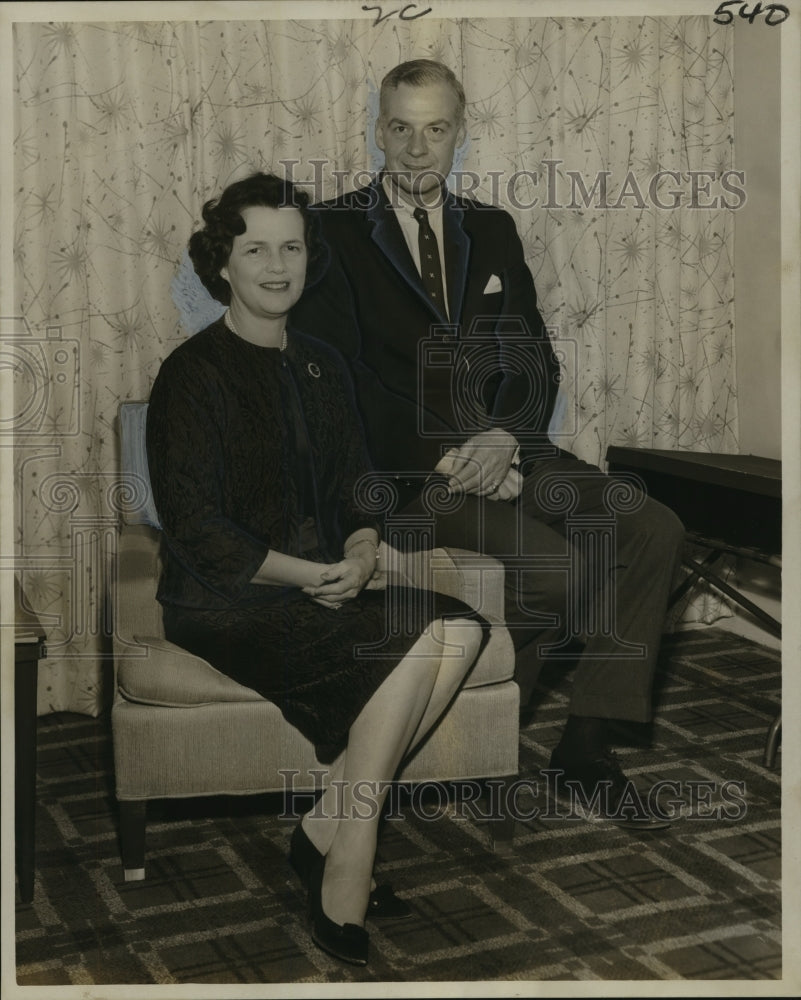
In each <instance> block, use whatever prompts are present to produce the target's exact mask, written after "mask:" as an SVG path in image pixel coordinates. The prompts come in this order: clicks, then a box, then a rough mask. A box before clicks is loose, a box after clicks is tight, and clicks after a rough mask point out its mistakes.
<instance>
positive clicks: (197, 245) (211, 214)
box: [189, 173, 328, 306]
mask: <svg viewBox="0 0 801 1000" xmlns="http://www.w3.org/2000/svg"><path fill="white" fill-rule="evenodd" d="M254 205H259V206H261V207H263V208H297V209H298V211H299V212H300V214H301V216H302V217H303V235H304V240H305V243H306V250H307V253H308V259H307V263H306V285H305V287H306V288H308V287H309V286H310V285H313V284H314V283H315V282H316V281H319V279H320V278H321V277H322V276H323V273H324V271H325V269H326V266H327V264H328V247H327V246H326V245H325V243H324V242H323V238H322V236H321V235H320V222H319V219H318V218H317V213H316V212H312V211H311V210H310V209H309V196H308V195H307V194H306V192H305V191H301V190H300V189H299V188H297V187H295V185H294V184H293V183H292V181H290V180H286V179H282V178H281V177H276V176H275V174H263V173H257V174H251V175H250V177H245V178H244V180H241V181H236V182H235V183H234V184H229V186H228V187H227V188H226V189H225V190H224V191H223V193H222V194H221V195H220V197H219V198H212V199H211V200H210V201H207V202H206V204H205V205H204V206H203V222H204V223H205V225H204V226H203V228H202V229H199V230H198V231H197V232H195V233H192V235H191V237H190V238H189V256H190V258H191V260H192V264H193V265H194V268H195V273H196V274H197V276H198V277H199V278H200V280H201V281H202V282H203V284H204V285H205V286H206V288H207V289H208V290H209V292H210V293H211V294H212V295H213V296H214V298H215V299H217V301H218V302H222V304H223V305H226V306H227V305H230V304H231V286H230V285H229V284H228V282H227V281H226V280H225V278H223V277H222V276H221V275H220V271H221V269H222V268H223V267H225V265H226V264H227V263H228V258H229V257H230V256H231V247H232V246H233V243H234V237H235V236H241V235H242V233H244V232H245V229H246V228H247V227H246V225H245V220H244V219H243V218H242V211H243V210H244V209H246V208H251V207H253V206H254Z"/></svg>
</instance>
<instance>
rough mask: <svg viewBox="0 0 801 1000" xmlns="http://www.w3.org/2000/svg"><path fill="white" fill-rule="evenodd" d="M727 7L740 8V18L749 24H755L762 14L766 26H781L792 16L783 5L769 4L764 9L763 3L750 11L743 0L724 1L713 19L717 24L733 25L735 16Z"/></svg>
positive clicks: (719, 5)
mask: <svg viewBox="0 0 801 1000" xmlns="http://www.w3.org/2000/svg"><path fill="white" fill-rule="evenodd" d="M727 7H739V8H740V10H739V11H738V13H739V15H740V17H742V18H743V19H744V20H747V21H748V23H749V24H753V23H754V20H755V18H757V17H759V15H760V14H764V15H765V24H770V25H774V24H781V23H782V21H786V20H787V18H788V17H789V16H790V11H789V10H788V9H787V7H785V6H784V4H783V3H769V4H766V5H765V6H764V7H763V6H762V4H761V3H758V4H756V6H755V7H754V9H753V10H751V11H749V10H748V4H747V3H743V0H724V2H723V3H719V4H718V6H717V9H716V11H715V16H714V18H713V19H712V20H713V21H714V22H715V24H731V23H732V21H733V20H734V14H733V13H732V12H731V11H730V10H726V8H727Z"/></svg>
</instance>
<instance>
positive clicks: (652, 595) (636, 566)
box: [293, 60, 683, 829]
mask: <svg viewBox="0 0 801 1000" xmlns="http://www.w3.org/2000/svg"><path fill="white" fill-rule="evenodd" d="M464 109H465V95H464V91H463V89H462V86H461V84H460V83H459V81H458V80H457V79H456V77H455V76H454V75H453V73H452V72H451V71H450V70H449V69H448V68H447V67H445V66H443V65H442V64H440V63H436V62H432V61H429V60H414V61H412V62H407V63H403V64H401V65H399V66H397V67H396V68H395V69H393V70H392V71H391V72H390V73H389V74H387V76H386V77H385V78H384V80H383V82H382V85H381V104H380V113H379V118H378V121H377V124H376V132H375V137H376V142H377V144H378V146H379V148H380V149H381V150H383V152H384V155H385V161H386V163H385V169H384V170H383V172H382V173H381V174H380V176H379V177H377V178H376V179H375V180H374V181H373V183H371V184H370V185H368V186H367V187H364V188H361V189H359V190H356V191H353V192H350V193H348V194H345V195H343V196H342V197H340V198H338V199H336V200H334V201H332V202H326V203H323V204H322V205H320V206H318V207H319V210H320V220H321V224H322V227H323V234H324V236H325V239H326V241H327V242H328V244H329V246H330V248H331V252H332V260H331V265H330V267H329V270H328V273H327V275H326V277H325V278H324V279H323V281H322V282H321V283H320V284H319V285H318V286H316V287H315V288H314V289H312V290H311V291H310V292H309V293H307V295H306V296H305V297H304V299H303V300H301V302H300V303H299V305H298V307H297V308H296V311H295V313H294V314H293V319H294V320H295V321H297V322H298V324H299V325H300V326H301V327H304V328H306V329H307V330H309V332H312V333H315V334H317V335H318V336H320V337H323V338H325V339H328V340H329V341H330V342H331V343H333V344H334V345H335V346H337V347H338V348H339V349H340V350H341V351H342V352H343V353H344V355H345V356H346V357H347V358H348V360H349V361H350V364H351V370H352V373H353V377H354V382H355V387H356V395H357V400H358V404H359V407H360V410H361V415H362V418H363V420H364V425H365V430H366V433H367V438H368V444H369V447H370V450H371V454H372V459H373V462H374V463H375V466H376V468H377V469H379V470H381V471H382V472H384V473H386V474H387V475H389V476H392V477H393V481H394V483H395V486H396V488H397V490H398V492H399V494H400V497H401V505H402V506H403V512H404V513H405V514H415V513H417V514H420V515H425V514H426V512H427V511H428V507H427V505H426V502H425V501H424V500H423V498H422V497H421V493H420V491H421V486H422V485H423V484H424V483H425V482H426V481H427V480H431V479H432V478H434V479H438V480H439V481H440V482H441V483H442V484H444V485H446V486H447V489H448V490H450V491H452V492H453V494H454V498H455V499H456V498H458V499H460V500H461V503H454V504H450V505H445V506H446V507H447V508H448V509H446V510H440V511H439V512H438V513H437V514H436V527H435V544H437V545H445V546H447V545H452V546H457V547H461V548H465V549H472V550H474V551H481V552H485V553H487V554H489V555H493V556H495V557H496V558H499V559H500V560H502V561H503V562H504V564H505V566H506V570H507V572H506V614H507V624H508V625H509V628H510V631H511V634H512V639H513V642H514V645H515V649H516V669H515V679H516V680H517V682H518V684H519V686H520V690H521V704H522V705H523V707H524V708H525V706H526V705H527V704H528V702H529V700H530V698H531V695H532V692H533V690H534V687H535V682H536V678H537V674H538V671H539V669H540V666H541V663H542V660H543V657H544V656H545V655H550V656H556V657H562V658H567V657H568V656H570V655H573V656H575V654H576V650H577V649H580V656H579V658H578V666H577V669H576V675H575V679H574V684H573V691H572V696H571V705H570V715H569V717H568V719H567V723H566V726H565V729H564V731H563V734H562V737H561V739H560V741H559V743H558V745H557V746H556V747H555V749H554V751H553V754H552V757H551V767H552V768H554V769H558V770H560V771H564V777H565V779H571V780H572V781H575V782H578V783H579V784H580V785H581V787H582V788H583V789H584V792H585V794H586V795H587V796H588V797H592V796H593V795H594V794H595V793H596V791H598V790H599V789H600V790H606V789H609V788H611V792H610V794H609V795H605V796H604V797H603V799H602V800H601V801H602V804H603V805H602V811H603V812H604V813H605V814H606V815H607V816H608V817H609V818H614V819H617V820H619V821H621V822H625V823H626V825H628V826H637V827H639V828H645V829H653V828H656V827H657V826H660V825H666V824H665V823H664V822H663V821H660V820H659V819H658V818H657V817H654V816H652V815H651V814H650V813H643V812H642V811H640V812H639V813H638V815H637V816H632V815H629V814H628V813H627V815H626V817H625V819H624V817H623V816H622V815H621V813H620V810H619V809H618V808H617V807H618V806H620V805H621V804H623V803H624V802H626V801H627V796H628V795H629V794H630V791H631V789H630V786H628V783H627V781H626V778H625V776H624V775H623V773H622V771H621V769H620V766H619V764H618V761H617V758H616V757H615V755H614V754H613V753H612V752H611V751H610V750H609V740H610V729H611V726H610V722H611V720H630V721H634V722H646V721H648V720H649V719H650V716H651V687H652V681H653V675H654V669H655V665H656V656H657V652H658V647H659V641H660V636H661V630H662V624H663V621H664V615H665V611H666V604H667V597H668V593H669V589H670V584H671V579H672V577H673V574H674V571H675V569H676V566H677V560H678V553H679V549H680V545H681V541H682V538H683V528H682V526H681V524H680V522H679V521H678V519H677V518H676V517H675V516H674V515H673V514H672V513H671V512H670V511H669V510H667V509H666V508H664V507H662V506H660V505H659V504H657V503H655V502H653V501H651V500H649V499H647V498H645V497H643V496H642V495H639V494H636V493H635V494H632V493H629V495H628V498H627V502H626V503H623V504H618V507H624V508H625V509H626V512H625V513H623V512H620V511H616V509H615V502H614V498H613V497H612V493H613V492H614V491H612V492H610V485H612V486H615V485H616V484H615V483H614V482H613V481H612V480H611V479H610V477H608V476H606V475H604V474H603V473H602V472H601V471H600V470H599V469H597V468H595V467H593V466H589V465H587V464H586V463H584V462H581V461H579V460H578V459H577V458H575V457H574V456H573V455H570V454H569V453H567V452H565V451H562V450H560V449H558V448H555V447H554V446H553V445H552V444H551V442H550V441H549V440H548V437H547V430H548V424H549V420H550V417H551V413H552V410H553V406H554V402H555V398H556V393H557V389H558V379H559V366H558V363H557V361H556V358H555V357H554V353H553V350H552V348H551V344H550V340H549V337H548V334H547V332H546V330H545V327H544V324H543V321H542V318H541V316H540V314H539V311H538V309H537V299H536V293H535V290H534V284H533V280H532V277H531V274H530V272H529V269H528V267H527V265H526V263H525V259H524V255H523V250H522V246H521V243H520V239H519V237H518V235H517V232H516V229H515V225H514V222H513V220H512V218H511V216H510V215H509V214H508V213H506V212H505V211H503V210H501V209H498V208H495V207H493V206H488V205H483V204H480V203H478V202H475V201H473V200H471V199H468V198H457V197H455V196H454V195H453V194H452V193H449V192H448V191H447V189H446V187H445V178H446V177H447V175H448V174H449V172H450V170H451V167H452V163H453V156H454V151H455V149H456V147H457V146H458V145H459V144H461V143H462V141H463V140H464V136H465V120H464ZM428 512H429V513H430V511H428ZM610 514H615V515H616V516H614V517H610ZM577 526H579V527H581V526H583V529H584V534H583V536H582V532H581V531H580V530H579V531H578V532H577V531H576V527H577ZM568 536H569V537H568ZM610 539H611V542H610ZM610 544H611V545H612V548H611V549H610V550H609V552H608V553H607V556H606V557H605V559H602V560H601V564H600V565H599V563H598V560H597V559H596V558H594V557H593V555H592V553H593V552H595V551H597V550H598V547H599V546H601V547H603V546H604V545H607V547H608V546H609V545H610ZM566 564H569V568H567V569H566ZM578 640H583V642H584V645H583V648H581V647H580V645H579V646H578V647H577V645H576V643H577V641H578Z"/></svg>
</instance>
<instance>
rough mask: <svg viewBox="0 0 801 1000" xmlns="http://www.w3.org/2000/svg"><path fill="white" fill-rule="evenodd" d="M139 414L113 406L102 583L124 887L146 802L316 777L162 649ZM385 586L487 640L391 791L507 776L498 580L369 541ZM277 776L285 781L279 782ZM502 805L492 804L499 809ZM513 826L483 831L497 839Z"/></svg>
mask: <svg viewBox="0 0 801 1000" xmlns="http://www.w3.org/2000/svg"><path fill="white" fill-rule="evenodd" d="M146 412H147V404H145V403H123V404H122V406H121V408H120V435H121V451H122V468H123V477H124V482H125V484H126V490H125V493H126V496H127V500H128V502H127V505H126V510H125V513H124V514H123V516H122V519H121V524H120V531H119V537H118V547H117V572H116V579H115V581H114V584H115V585H114V599H113V607H114V613H115V629H114V644H113V652H114V697H113V705H112V711H111V722H112V734H113V742H114V764H115V780H116V795H117V799H118V802H119V807H120V840H121V853H122V862H123V868H124V870H125V878H126V879H127V880H133V879H141V878H144V877H145V860H144V859H145V825H146V807H147V802H148V801H149V800H151V799H162V798H169V799H172V798H185V797H191V796H210V795H251V794H261V793H265V792H283V791H285V790H286V788H287V787H288V785H291V787H293V788H294V789H295V790H297V791H313V790H315V788H316V785H315V777H314V774H313V771H315V770H317V771H318V772H319V771H320V770H321V769H322V766H321V765H320V764H319V763H318V761H317V760H316V759H315V756H314V752H313V748H312V746H311V744H310V743H309V742H308V740H306V739H305V738H304V737H303V736H302V735H301V734H300V732H298V731H297V730H296V729H295V728H294V727H293V726H291V725H290V724H289V723H287V722H286V721H285V720H284V718H283V716H282V715H281V712H280V710H279V709H278V708H277V707H276V706H275V705H273V704H272V703H271V702H269V701H267V700H265V699H264V698H262V697H261V696H260V695H259V694H258V693H256V692H255V691H253V690H251V689H249V688H246V687H243V686H242V685H240V684H238V683H237V682H235V681H233V680H231V679H230V678H229V677H227V676H225V675H224V674H221V673H220V672H218V671H217V670H215V669H214V668H213V667H212V666H211V665H210V664H209V663H207V662H206V661H204V660H202V659H201V658H200V657H197V656H194V655H192V654H190V653H188V652H186V651H184V650H182V649H181V648H180V647H178V646H176V645H174V644H173V643H171V642H168V641H167V640H166V639H165V638H164V630H163V626H162V620H161V607H160V605H159V604H158V602H157V601H156V588H157V585H158V580H159V574H160V568H161V567H160V551H159V550H160V532H159V528H158V519H157V515H156V512H155V509H154V506H153V501H152V497H151V495H150V487H149V479H148V473H147V459H146V452H145V446H144V427H145V419H146ZM381 560H382V565H384V566H386V567H387V572H388V574H389V576H390V578H391V579H396V580H400V581H403V582H406V583H412V584H415V585H422V584H425V585H428V586H430V587H432V588H433V589H435V590H438V591H441V592H443V593H446V594H450V595H452V596H455V597H459V598H461V599H462V600H463V601H465V603H467V604H469V605H471V606H472V607H474V608H476V609H477V610H479V611H480V612H481V613H482V614H483V615H484V616H485V617H486V618H487V619H488V620H489V621H490V622H491V623H492V629H491V634H490V640H489V642H488V644H487V645H486V647H485V648H484V650H483V652H482V654H481V656H480V657H479V659H478V660H477V662H476V664H475V665H474V667H473V669H472V670H471V673H470V674H469V676H468V679H467V682H466V684H465V686H464V688H463V689H462V690H461V691H460V693H459V694H458V696H457V697H456V699H455V700H454V702H453V704H452V705H451V707H450V708H449V709H448V711H447V713H446V714H445V716H444V717H443V718H442V720H441V721H440V723H439V725H438V726H437V727H436V729H435V730H434V731H433V732H432V733H431V734H430V736H429V738H428V739H427V740H426V742H425V743H424V744H423V745H422V746H420V747H419V748H418V750H417V751H416V752H415V753H414V755H413V756H411V757H410V758H409V759H408V760H407V761H406V762H405V763H404V765H403V768H402V771H401V773H400V775H399V780H400V781H402V782H409V783H417V782H422V781H426V782H439V781H442V782H444V781H455V780H467V779H474V780H479V781H486V780H487V779H498V782H499V784H500V783H501V782H503V781H508V780H510V779H512V778H514V776H515V775H516V774H517V761H518V724H519V722H518V720H519V691H518V687H517V685H516V684H515V683H514V681H513V680H512V674H513V670H514V651H513V647H512V643H511V638H510V636H509V633H508V631H507V629H506V627H505V626H504V624H503V569H502V567H501V566H500V564H499V563H497V562H496V561H495V560H492V559H488V558H487V557H483V556H476V555H475V554H473V553H466V552H461V551H453V550H451V551H445V550H444V549H433V550H431V551H429V552H423V553H419V554H416V555H415V556H414V557H406V558H403V557H401V556H400V555H399V553H398V552H397V551H395V550H394V549H390V548H389V547H387V546H386V545H385V544H383V543H382V551H381ZM288 775H291V781H289V780H288V778H287V776H288ZM504 798H505V797H504V796H503V795H502V794H501V795H497V794H496V796H495V800H496V801H501V802H503V801H504ZM513 825H514V819H513V817H512V816H511V815H509V813H508V812H506V811H503V812H502V813H501V814H499V818H498V819H497V820H495V821H494V822H491V823H490V824H489V828H490V831H491V832H490V836H491V837H492V838H493V840H509V839H511V836H512V831H513Z"/></svg>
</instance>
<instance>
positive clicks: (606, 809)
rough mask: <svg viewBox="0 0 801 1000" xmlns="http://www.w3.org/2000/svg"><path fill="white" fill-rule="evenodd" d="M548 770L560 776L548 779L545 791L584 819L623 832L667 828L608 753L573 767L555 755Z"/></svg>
mask: <svg viewBox="0 0 801 1000" xmlns="http://www.w3.org/2000/svg"><path fill="white" fill-rule="evenodd" d="M549 769H550V770H551V771H555V772H562V773H556V774H549V775H548V789H549V792H550V794H551V795H552V796H554V795H555V796H556V797H557V798H558V799H559V801H560V803H561V804H562V805H565V804H566V803H569V804H570V807H571V810H572V809H573V808H575V807H576V806H580V808H581V810H582V811H583V812H584V814H585V815H586V817H587V818H588V819H599V820H606V821H608V822H611V823H615V824H616V825H617V826H620V827H623V828H625V829H627V830H664V829H665V828H666V827H669V826H670V825H671V823H670V820H669V819H668V818H667V817H666V816H659V815H655V814H654V813H653V812H651V810H650V809H649V808H648V806H647V804H646V803H645V802H644V801H643V799H642V796H641V795H640V794H639V792H638V791H637V789H636V787H635V786H634V782H633V781H631V780H630V779H629V778H627V777H626V775H625V774H624V773H623V771H622V769H621V767H620V762H619V761H618V759H617V755H616V754H615V753H614V752H613V751H611V750H605V751H603V752H602V753H601V754H600V755H599V756H598V757H595V758H593V759H591V760H586V761H582V762H581V763H576V762H575V761H571V760H568V759H567V758H566V757H563V756H562V755H561V754H560V753H559V748H558V747H557V748H556V749H555V750H554V751H553V753H552V754H551V762H550V765H549Z"/></svg>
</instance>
